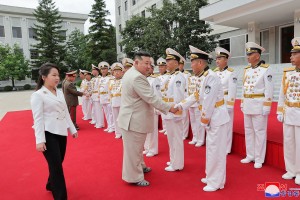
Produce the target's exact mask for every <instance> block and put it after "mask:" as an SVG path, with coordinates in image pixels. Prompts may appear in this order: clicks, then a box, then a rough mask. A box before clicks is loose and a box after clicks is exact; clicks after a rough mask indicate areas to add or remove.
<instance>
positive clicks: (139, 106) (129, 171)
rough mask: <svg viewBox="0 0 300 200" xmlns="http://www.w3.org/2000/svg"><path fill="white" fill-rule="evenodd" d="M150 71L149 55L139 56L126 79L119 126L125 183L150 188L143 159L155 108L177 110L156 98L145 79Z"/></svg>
mask: <svg viewBox="0 0 300 200" xmlns="http://www.w3.org/2000/svg"><path fill="white" fill-rule="evenodd" d="M150 68H151V61H150V54H148V53H146V52H137V53H136V54H135V58H134V66H133V67H132V68H130V69H129V70H128V71H127V72H126V73H125V75H124V77H123V82H122V85H123V87H122V88H123V89H122V95H121V101H122V105H121V107H120V112H119V116H118V124H119V127H120V128H121V130H122V136H123V169H122V179H123V180H124V181H126V182H128V183H134V184H136V185H137V186H148V185H149V182H148V181H146V180H144V173H146V172H149V171H151V168H149V167H146V165H145V162H144V159H143V147H144V143H145V140H146V136H147V133H151V132H153V123H154V122H153V119H154V117H153V115H154V109H153V107H154V108H156V109H158V110H159V111H160V112H162V113H165V114H166V113H167V112H168V111H170V112H172V113H175V112H177V111H178V109H175V108H174V105H168V104H167V103H165V102H163V101H162V100H161V98H159V97H157V96H156V95H155V94H154V92H153V90H152V88H151V86H150V84H149V82H148V80H147V78H146V76H147V75H148V74H149V71H150Z"/></svg>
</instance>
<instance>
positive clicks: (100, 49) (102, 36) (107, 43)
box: [88, 0, 117, 63]
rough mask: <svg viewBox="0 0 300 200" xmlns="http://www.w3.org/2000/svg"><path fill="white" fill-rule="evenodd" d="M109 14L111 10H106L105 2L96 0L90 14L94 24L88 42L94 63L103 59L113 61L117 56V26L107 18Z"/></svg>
mask: <svg viewBox="0 0 300 200" xmlns="http://www.w3.org/2000/svg"><path fill="white" fill-rule="evenodd" d="M108 15H109V11H108V10H105V2H104V1H103V0H95V4H93V6H92V11H91V12H90V14H89V16H90V22H91V24H92V26H91V27H90V28H89V43H88V45H89V47H88V48H89V53H90V55H91V57H92V62H93V63H98V62H100V61H103V60H105V61H107V62H109V63H113V62H115V61H116V58H117V54H116V51H117V50H116V38H115V28H114V27H113V26H112V25H110V24H109V22H110V20H109V19H107V18H106V17H107V16H108Z"/></svg>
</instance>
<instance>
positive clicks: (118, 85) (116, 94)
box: [109, 78, 122, 107]
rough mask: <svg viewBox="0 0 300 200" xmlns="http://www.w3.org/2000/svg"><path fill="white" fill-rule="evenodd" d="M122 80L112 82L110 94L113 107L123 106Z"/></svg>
mask: <svg viewBox="0 0 300 200" xmlns="http://www.w3.org/2000/svg"><path fill="white" fill-rule="evenodd" d="M121 91H122V79H116V78H114V79H113V80H110V86H109V94H110V103H111V106H112V107H120V106H121Z"/></svg>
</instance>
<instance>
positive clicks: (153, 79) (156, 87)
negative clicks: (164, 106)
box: [147, 75, 162, 97]
mask: <svg viewBox="0 0 300 200" xmlns="http://www.w3.org/2000/svg"><path fill="white" fill-rule="evenodd" d="M147 80H148V81H149V84H150V86H151V87H152V89H153V91H154V94H155V95H156V96H158V97H162V94H161V91H160V87H161V83H160V79H159V76H155V75H150V76H148V77H147Z"/></svg>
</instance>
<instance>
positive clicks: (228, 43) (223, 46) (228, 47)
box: [219, 38, 230, 52]
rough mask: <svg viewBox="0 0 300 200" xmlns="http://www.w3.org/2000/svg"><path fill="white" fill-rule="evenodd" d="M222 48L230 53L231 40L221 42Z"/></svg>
mask: <svg viewBox="0 0 300 200" xmlns="http://www.w3.org/2000/svg"><path fill="white" fill-rule="evenodd" d="M219 45H220V47H222V48H224V49H226V50H227V51H229V52H230V39H229V38H228V39H224V40H219Z"/></svg>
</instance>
